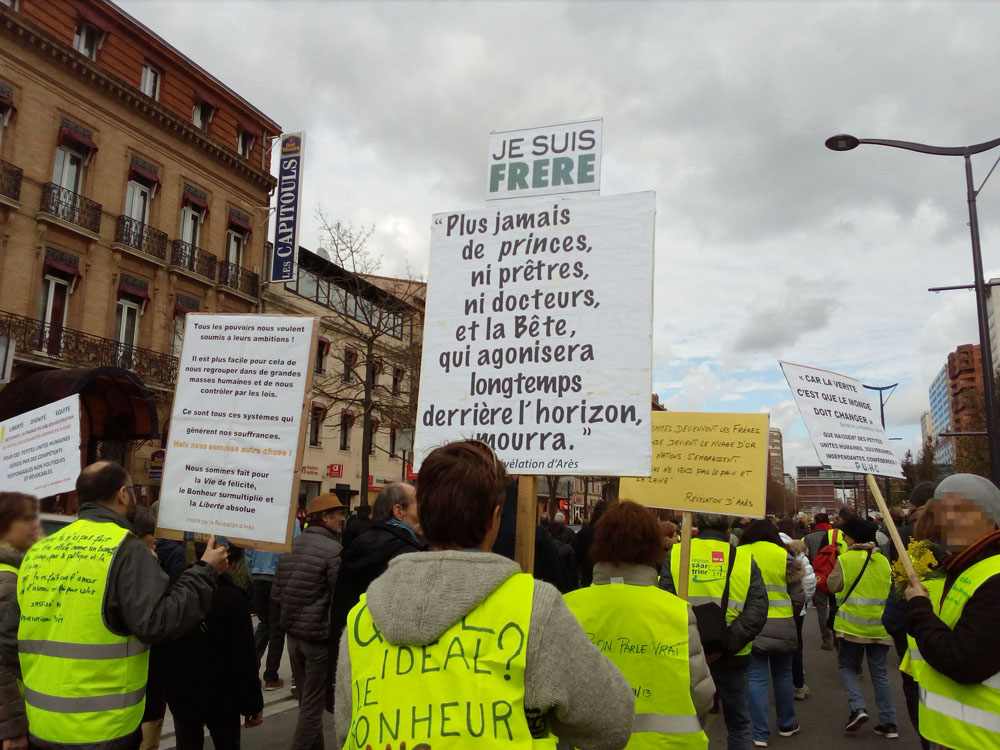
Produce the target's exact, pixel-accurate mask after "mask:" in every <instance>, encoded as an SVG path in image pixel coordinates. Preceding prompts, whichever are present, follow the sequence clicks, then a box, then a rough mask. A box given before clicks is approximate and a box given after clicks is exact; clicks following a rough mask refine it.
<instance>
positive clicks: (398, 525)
mask: <svg viewBox="0 0 1000 750" xmlns="http://www.w3.org/2000/svg"><path fill="white" fill-rule="evenodd" d="M385 523H386V526H395V527H396V528H397V529H402V530H403V531H405V532H406V533H407V534H409V535H410V537H411V538H412V539H413V541H414V542H415V543H417V544H420V540H418V539H417V535H416V534H415V533H414V532H413V529H411V528H410V526H409V524H406V523H403V522H402V521H400V520H399V519H398V518H390V519H389V520H388V521H386V522H385Z"/></svg>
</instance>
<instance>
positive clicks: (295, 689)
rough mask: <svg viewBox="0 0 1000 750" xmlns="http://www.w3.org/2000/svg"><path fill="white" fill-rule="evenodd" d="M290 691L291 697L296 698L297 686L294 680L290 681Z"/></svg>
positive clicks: (297, 695)
mask: <svg viewBox="0 0 1000 750" xmlns="http://www.w3.org/2000/svg"><path fill="white" fill-rule="evenodd" d="M291 692H292V697H293V698H298V697H299V686H298V685H296V684H295V683H294V682H293V683H292V690H291Z"/></svg>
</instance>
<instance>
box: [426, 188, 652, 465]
mask: <svg viewBox="0 0 1000 750" xmlns="http://www.w3.org/2000/svg"><path fill="white" fill-rule="evenodd" d="M655 211H656V200H655V195H654V194H653V193H633V194H629V195H619V196H612V197H604V198H577V199H574V200H569V201H565V202H560V201H558V200H555V201H551V202H549V201H533V202H530V203H522V204H517V205H513V204H504V205H503V207H502V208H501V209H500V210H497V209H496V207H494V208H491V209H486V210H474V211H465V212H452V213H446V214H438V215H436V216H435V217H434V224H433V230H432V237H431V258H430V276H429V283H428V290H427V312H426V318H425V325H424V348H423V364H422V366H421V370H420V403H419V407H418V413H417V426H416V445H415V448H414V452H415V454H416V461H415V464H416V465H419V464H420V462H421V461H422V460H423V458H424V457H425V456H426V455H427V454H428V453H429V452H430V451H431V450H433V449H434V448H435V447H437V446H438V445H441V444H443V443H446V442H448V441H451V440H457V439H461V438H476V439H479V440H482V441H484V442H486V443H489V444H490V445H492V446H493V447H494V448H495V449H496V451H497V453H498V454H499V455H500V457H501V458H502V459H503V460H504V461H505V462H506V463H507V466H508V468H509V469H510V471H511V472H513V473H518V474H563V475H573V474H577V475H604V476H608V475H610V476H622V475H624V476H649V474H650V469H651V460H652V459H651V452H652V444H651V420H650V411H651V410H650V393H651V388H652V382H651V378H652V283H653V229H654V226H653V223H654V217H655Z"/></svg>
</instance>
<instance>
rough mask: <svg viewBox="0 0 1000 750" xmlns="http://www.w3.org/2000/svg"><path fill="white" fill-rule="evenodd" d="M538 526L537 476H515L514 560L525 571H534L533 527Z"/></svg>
mask: <svg viewBox="0 0 1000 750" xmlns="http://www.w3.org/2000/svg"><path fill="white" fill-rule="evenodd" d="M537 526H538V477H535V476H522V477H518V478H517V536H516V538H515V539H514V560H515V561H516V562H517V563H518V564H519V565H520V566H521V570H522V571H523V572H525V573H534V572H535V528H536V527H537Z"/></svg>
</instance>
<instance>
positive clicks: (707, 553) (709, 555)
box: [670, 537, 753, 656]
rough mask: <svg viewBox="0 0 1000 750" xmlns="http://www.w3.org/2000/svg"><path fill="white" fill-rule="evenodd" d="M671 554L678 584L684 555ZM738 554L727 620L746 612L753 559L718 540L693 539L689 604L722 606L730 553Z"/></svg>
mask: <svg viewBox="0 0 1000 750" xmlns="http://www.w3.org/2000/svg"><path fill="white" fill-rule="evenodd" d="M673 552H674V554H671V555H670V575H671V576H673V579H674V587H675V588H676V586H677V581H678V580H680V570H681V556H680V553H679V551H678V550H677V549H676V548H675V549H674V550H673ZM730 555H736V562H735V563H734V564H733V574H732V576H731V577H730V579H729V604H728V605H727V607H726V622H727V623H729V622H732V621H733V620H735V619H736V618H737V617H739V616H740V613H741V612H742V611H743V607H744V606H745V605H746V601H747V593H748V592H749V591H750V566H751V565H752V563H753V558H752V557H751V556H750V553H749V552H744V553H741V552H738V551H737V548H736V547H734V546H733V545H731V544H730V543H729V542H722V541H718V540H716V539H700V538H698V537H695V538H694V539H692V540H691V570H690V575H689V577H688V578H689V581H688V597H687V601H688V604H690V605H692V606H697V605H699V604H706V603H708V602H715V603H716V604H718V605H719V606H720V607H721V606H722V592H723V589H725V586H726V571H727V570H729V556H730ZM751 645H752V644H751V643H748V644H747V645H746V646H744V647H743V648H742V649H741V650H740V652H739V653H738V654H737V656H743V655H744V654H749V653H750V647H751Z"/></svg>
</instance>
